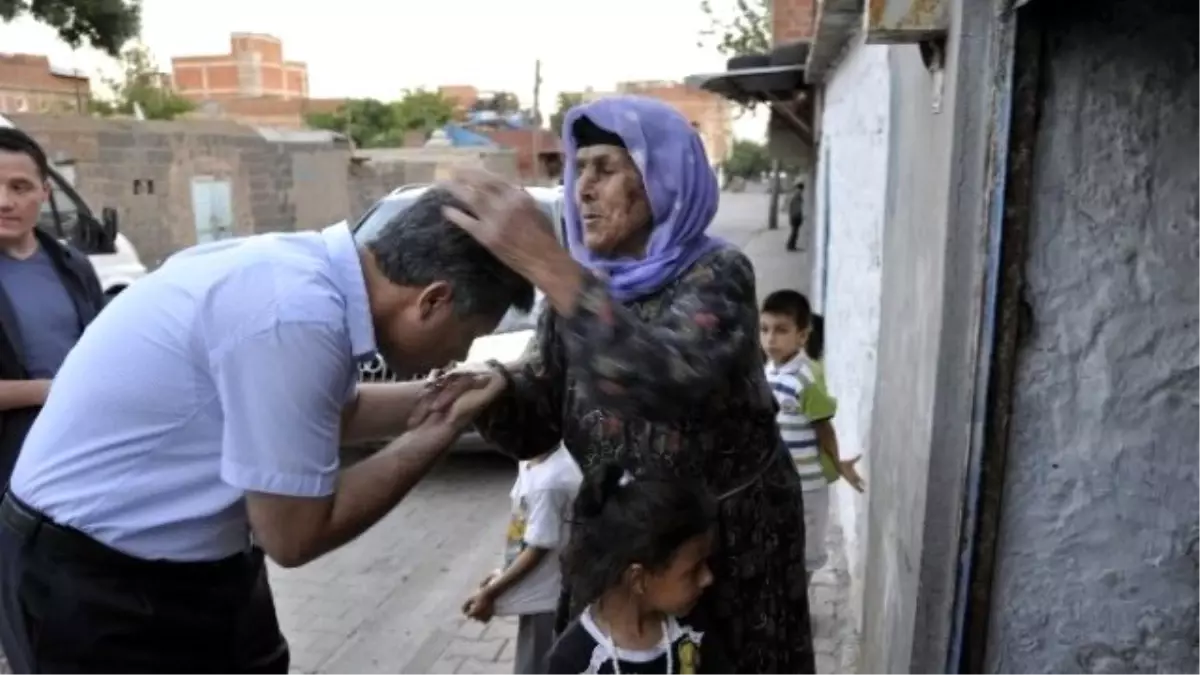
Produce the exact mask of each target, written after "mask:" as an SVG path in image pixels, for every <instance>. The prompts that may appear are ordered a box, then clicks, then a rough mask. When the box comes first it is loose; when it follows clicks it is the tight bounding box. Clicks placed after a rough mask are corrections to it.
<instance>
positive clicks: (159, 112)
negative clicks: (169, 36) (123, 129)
mask: <svg viewBox="0 0 1200 675" xmlns="http://www.w3.org/2000/svg"><path fill="white" fill-rule="evenodd" d="M121 68H122V71H123V74H122V77H121V79H109V80H106V82H105V84H107V85H108V88H109V89H111V90H112V93H113V96H112V98H110V99H95V100H93V101H92V111H93V112H95V113H98V114H100V115H134V114H136V112H137V109H138V108H140V109H141V111H142V114H143V115H145V116H146V119H150V120H170V119H175V118H176V117H178V116H179V115H182V114H183V113H185V112H189V111H191V110H192V109H194V108H195V107H196V106H195V104H193V103H192V102H191V101H189V100H187V99H186V98H184V97H182V96H180V95H179V94H177V93H175V92H174V91H173V90H171V88H170V87H168V86H167V83H166V80H165V78H164V76H163V74H162V73H161V72H159V70H158V66H157V65H155V63H154V58H153V57H152V56H151V55H150V50H149V49H147V48H146V46H145V45H143V44H140V43H134V44H132V45H130V46H128V47H126V48H125V49H124V50H123V51H122V52H121Z"/></svg>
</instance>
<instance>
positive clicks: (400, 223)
mask: <svg viewBox="0 0 1200 675" xmlns="http://www.w3.org/2000/svg"><path fill="white" fill-rule="evenodd" d="M446 206H450V207H453V208H456V209H459V210H462V211H467V212H469V211H468V209H467V208H466V207H465V206H464V205H463V204H462V202H460V201H458V200H457V199H455V198H454V197H453V196H452V195H451V194H450V193H449V192H448V191H446V190H445V189H442V188H436V187H435V188H430V189H429V190H427V191H426V192H425V193H424V194H422V195H421V196H420V197H419V198H418V199H417V200H416V201H415V202H414V203H413V204H412V206H410V207H408V208H407V209H404V210H403V211H401V212H400V213H398V214H396V215H395V216H394V217H393V218H392V219H391V220H390V221H389V222H388V223H387V224H386V225H384V226H383V229H382V230H381V231H380V233H379V236H378V237H376V238H375V239H374V240H372V241H371V242H369V243H368V244H367V250H368V251H370V252H371V253H372V255H374V256H375V263H376V264H377V265H378V266H379V269H380V270H381V271H382V272H383V274H384V276H386V277H387V278H388V280H389V281H391V282H392V283H394V284H397V285H400V286H427V285H429V284H431V283H433V282H435V281H444V282H446V283H448V284H450V286H451V287H452V288H453V289H454V309H455V311H456V312H457V313H458V315H459V316H488V317H499V316H501V315H502V314H504V312H506V311H507V310H508V308H509V307H516V308H517V309H519V310H521V311H524V312H527V311H529V310H530V309H531V308H532V307H533V285H532V284H530V283H529V282H528V281H526V280H525V278H524V277H522V276H521V275H519V274H517V273H516V272H514V271H512V270H511V269H509V268H508V267H506V266H505V265H504V264H503V263H501V262H500V261H499V260H497V259H496V256H494V255H492V254H491V252H490V251H488V250H487V249H486V248H484V247H483V246H481V245H480V244H479V242H477V241H475V239H473V238H472V237H471V235H469V234H467V233H466V232H465V231H463V229H462V228H460V227H458V226H457V225H455V224H454V223H451V222H450V221H448V220H446V217H445V216H444V215H442V208H443V207H446Z"/></svg>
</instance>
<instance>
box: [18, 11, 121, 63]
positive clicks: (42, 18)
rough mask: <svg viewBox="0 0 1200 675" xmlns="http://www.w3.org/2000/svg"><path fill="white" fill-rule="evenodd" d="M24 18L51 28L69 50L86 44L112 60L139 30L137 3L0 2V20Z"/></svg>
mask: <svg viewBox="0 0 1200 675" xmlns="http://www.w3.org/2000/svg"><path fill="white" fill-rule="evenodd" d="M23 14H29V15H30V16H31V17H33V19H34V20H36V21H39V22H41V23H44V24H46V25H48V26H51V27H53V28H54V29H55V30H57V31H58V35H59V37H61V38H62V39H63V41H65V42H66V43H67V44H69V45H71V46H72V47H79V46H80V45H84V44H86V45H89V46H92V47H95V48H96V49H99V50H101V51H103V52H105V53H107V54H109V55H110V56H114V57H115V56H119V55H120V54H121V48H122V47H124V46H125V43H126V42H128V41H130V40H131V39H133V38H135V37H137V35H138V34H139V33H140V32H141V29H142V5H141V2H140V0H0V20H3V21H5V22H8V21H12V20H13V19H15V18H17V17H18V16H21V15H23Z"/></svg>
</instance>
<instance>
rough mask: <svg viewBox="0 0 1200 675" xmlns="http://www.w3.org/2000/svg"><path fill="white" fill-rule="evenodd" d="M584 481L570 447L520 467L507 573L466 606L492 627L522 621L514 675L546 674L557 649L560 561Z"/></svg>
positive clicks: (498, 573)
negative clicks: (502, 620) (497, 618)
mask: <svg viewBox="0 0 1200 675" xmlns="http://www.w3.org/2000/svg"><path fill="white" fill-rule="evenodd" d="M582 479H583V476H582V473H581V472H580V470H579V466H578V465H577V464H576V463H575V460H574V458H572V457H571V454H570V453H569V452H568V451H567V449H566V448H565V447H562V446H560V447H559V448H558V449H557V450H555V451H553V452H551V453H549V454H546V455H543V456H541V457H538V458H536V459H531V460H528V461H525V462H521V464H520V468H519V470H518V473H517V481H516V483H515V484H514V485H513V489H512V504H513V511H512V519H511V521H510V523H509V526H508V537H507V540H508V541H507V547H506V550H505V555H504V569H502V570H497V571H496V572H494V573H492V574H491V575H490V576H489V577H488V578H487V579H486V580H485V581H484V582H483V584H482V585H481V586H480V588H479V590H478V591H477V592H476V593H475V594H474V595H472V596H471V597H470V598H469V599H468V600H467V602H466V603H465V604H464V605H463V613H464V614H466V615H467V616H468V617H470V618H472V619H475V620H477V621H482V622H485V623H486V622H488V621H490V620H491V618H492V616H493V615H494V614H497V615H501V616H514V615H515V616H517V617H518V624H517V644H516V658H515V662H514V664H513V672H514V673H544V672H546V671H545V663H544V662H545V659H546V654H547V652H549V650H550V646H551V645H552V644H553V643H554V618H555V611H556V609H557V608H558V599H559V595H560V593H561V591H562V566H561V563H560V561H559V556H560V553H561V551H562V549H563V548H564V547H565V546H566V544H567V539H568V537H569V528H568V519H569V517H570V513H571V505H572V503H573V502H574V500H575V495H576V493H578V492H579V485H580V482H581V481H582Z"/></svg>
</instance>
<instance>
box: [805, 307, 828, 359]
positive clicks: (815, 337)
mask: <svg viewBox="0 0 1200 675" xmlns="http://www.w3.org/2000/svg"><path fill="white" fill-rule="evenodd" d="M804 351H806V352H808V358H810V359H812V360H813V361H820V360H821V357H823V356H825V317H823V316H821V315H820V314H816V313H814V314H813V315H812V330H811V331H809V333H808V342H806V343H805V344H804Z"/></svg>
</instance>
